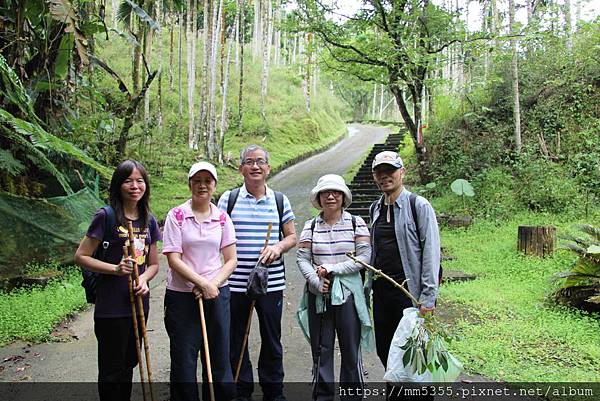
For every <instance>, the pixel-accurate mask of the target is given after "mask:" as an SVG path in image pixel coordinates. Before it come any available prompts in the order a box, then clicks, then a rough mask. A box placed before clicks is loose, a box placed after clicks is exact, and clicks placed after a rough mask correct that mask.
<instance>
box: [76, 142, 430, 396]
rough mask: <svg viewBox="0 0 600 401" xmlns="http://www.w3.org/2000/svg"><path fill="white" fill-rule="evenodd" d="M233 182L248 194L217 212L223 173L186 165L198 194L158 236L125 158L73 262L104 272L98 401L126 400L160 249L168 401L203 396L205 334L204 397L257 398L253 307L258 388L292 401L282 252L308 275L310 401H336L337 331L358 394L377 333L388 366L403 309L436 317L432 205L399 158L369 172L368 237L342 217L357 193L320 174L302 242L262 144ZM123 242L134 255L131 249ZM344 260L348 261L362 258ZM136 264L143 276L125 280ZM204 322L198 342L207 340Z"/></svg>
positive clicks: (145, 187) (303, 307)
mask: <svg viewBox="0 0 600 401" xmlns="http://www.w3.org/2000/svg"><path fill="white" fill-rule="evenodd" d="M239 172H240V174H241V175H242V176H243V178H244V184H243V185H242V186H241V187H239V188H236V189H233V190H231V191H226V192H224V193H223V194H222V196H221V197H220V199H219V201H218V204H217V205H215V204H213V203H211V199H212V196H213V194H214V192H215V190H216V187H217V182H218V177H217V171H216V169H215V167H214V166H213V165H212V164H210V163H208V162H204V161H202V162H198V163H195V164H194V165H192V166H191V168H190V170H189V173H188V177H187V178H188V188H189V190H190V193H191V198H190V199H189V200H187V201H186V202H184V203H183V204H181V205H179V206H177V207H175V208H173V209H171V210H170V211H169V212H168V214H167V216H166V218H165V224H164V229H163V232H162V233H161V231H160V229H159V227H158V224H157V222H156V220H155V218H154V217H153V216H152V214H151V213H150V208H149V198H150V184H149V180H148V175H147V173H146V170H145V169H144V167H143V166H142V164H140V163H139V162H137V161H134V160H126V161H124V162H123V163H121V164H120V165H119V166H118V167H117V168H116V170H115V172H114V174H113V176H112V179H111V183H110V196H109V197H110V202H109V203H110V205H109V206H105V207H103V208H101V209H99V210H98V212H97V213H96V215H95V216H94V218H93V220H92V222H91V224H90V226H89V228H88V230H87V233H86V235H85V237H84V238H83V240H82V241H81V243H80V245H79V248H78V249H77V251H76V254H75V261H76V262H77V263H78V264H79V265H80V266H82V267H83V268H84V269H86V270H88V271H92V272H96V273H101V275H100V277H101V279H100V280H99V282H98V285H97V292H96V299H95V304H96V305H95V310H94V332H95V335H96V338H97V341H98V370H99V373H98V391H99V395H100V400H102V401H105V400H106V401H108V400H111V401H113V400H129V399H130V397H131V392H132V379H133V370H134V368H135V366H136V365H137V363H138V358H139V342H138V341H139V340H138V338H139V337H140V335H141V334H139V335H136V334H137V333H136V330H138V331H139V330H140V328H139V327H138V325H135V326H134V325H133V324H132V321H134V322H135V319H132V315H133V314H134V313H135V312H134V311H135V309H134V308H133V306H132V305H133V302H132V301H131V299H130V290H131V288H133V293H134V294H135V296H138V297H141V298H142V299H143V310H144V315H142V316H145V318H146V319H147V317H148V298H149V297H148V294H149V288H148V283H149V282H150V280H152V278H153V277H154V276H155V275H156V274H157V272H158V265H159V262H158V249H157V241H160V240H162V242H163V246H162V253H163V254H165V255H166V257H167V260H168V264H169V269H168V273H167V288H166V294H165V299H164V323H165V327H166V331H167V333H168V336H169V340H170V359H171V365H170V383H171V385H170V392H171V397H170V399H171V400H172V401H182V400H185V401H197V400H199V391H198V386H197V377H196V371H197V361H198V356H199V352H200V349H201V347H203V346H205V345H206V344H204V338H207V339H208V340H207V343H208V344H207V345H208V350H209V351H210V369H207V366H206V358H203V357H201V358H200V360H201V363H202V399H204V400H208V399H209V387H208V385H207V384H208V382H209V377H208V375H207V374H208V373H210V374H211V375H212V384H213V385H214V398H215V399H217V400H233V399H235V400H242V401H243V400H250V399H251V397H252V393H253V390H254V388H253V387H254V377H253V368H252V362H251V361H250V357H249V353H248V348H247V347H246V346H245V345H246V340H247V324H248V321H249V319H251V318H252V309H251V308H255V310H256V312H257V315H258V321H259V328H260V340H261V341H260V355H259V359H258V381H259V383H260V386H261V389H262V394H263V400H267V401H276V400H285V397H284V391H283V390H284V389H283V382H284V369H283V349H282V344H281V319H282V312H283V291H284V289H285V269H284V263H283V255H284V254H285V253H286V252H287V251H288V250H290V249H291V248H293V247H297V258H296V259H297V265H298V268H299V270H300V272H301V273H302V275H303V276H304V278H305V279H306V285H305V290H304V294H303V296H302V299H301V302H300V307H299V309H298V312H297V317H298V321H299V324H300V326H301V327H302V329H303V331H304V333H305V334H306V336H307V337H308V338H309V342H310V346H311V350H312V359H313V368H314V369H313V383H314V385H313V390H312V396H311V398H312V399H315V400H332V399H333V398H334V396H335V394H336V389H335V388H334V382H335V375H334V367H333V360H334V352H335V351H334V343H335V338H336V335H337V338H338V343H339V351H340V354H341V367H340V373H339V381H340V385H341V386H344V385H351V386H353V388H355V387H357V386H359V387H360V386H362V385H363V368H362V363H361V350H363V349H368V348H369V347H372V343H373V331H374V340H375V347H376V351H377V355H378V357H379V359H380V360H381V362H382V364H383V365H384V367H385V366H386V363H387V357H388V352H389V350H390V345H391V342H392V337H393V335H394V332H395V330H396V327H397V326H398V323H399V321H400V319H401V318H402V312H403V310H404V308H407V307H411V306H417V307H419V309H420V311H421V313H423V314H424V313H431V312H432V311H433V310H434V309H435V302H436V297H437V291H438V285H439V282H438V273H439V260H440V239H439V232H438V226H437V221H436V216H435V213H434V211H433V208H432V207H431V205H430V203H429V202H428V201H427V200H426V199H425V198H423V197H421V196H414V195H413V194H411V193H410V192H409V191H407V190H406V189H405V188H404V186H403V179H404V175H405V167H404V164H403V162H402V159H401V158H400V157H399V155H398V154H397V153H396V152H392V151H384V152H381V153H379V154H377V155H376V156H375V159H374V161H373V163H372V172H373V180H374V181H375V183H376V184H377V186H378V188H379V189H380V190H381V192H382V196H381V197H380V198H379V199H378V200H377V201H375V202H374V203H373V204H372V205H371V208H370V222H371V223H370V227H369V226H367V224H366V223H365V221H364V220H363V219H362V218H361V217H359V216H354V215H351V214H350V213H349V212H347V211H346V210H345V209H346V208H347V207H348V206H349V205H350V204H351V203H352V193H351V191H350V189H349V188H348V186H347V185H346V183H345V182H344V179H343V178H342V177H341V176H339V175H335V174H326V175H323V176H322V177H320V178H319V179H318V181H317V183H316V185H315V187H314V188H313V189H312V190H311V192H310V196H309V200H310V202H311V203H312V205H313V206H314V207H315V208H317V209H318V210H319V211H320V213H319V214H318V216H316V217H315V218H313V219H310V220H309V221H307V222H305V224H304V227H303V229H302V232H301V233H300V237H299V239H298V237H297V235H296V231H295V227H294V221H295V216H294V212H293V211H292V206H291V205H290V202H289V200H288V198H287V197H286V196H285V195H284V194H282V193H280V192H276V191H274V190H273V189H271V188H270V187H268V186H267V185H266V180H267V178H268V176H269V174H270V166H269V153H268V152H267V151H266V150H265V149H264V148H262V147H260V146H257V145H250V146H247V147H246V148H245V149H243V150H242V151H241V153H240V164H239ZM128 225H130V226H132V227H131V228H130V229H129V231H133V235H132V234H131V232H129V233H128V229H127V227H128ZM271 231H272V233H273V235H270V233H271ZM131 238H133V243H131V241H130V239H131ZM124 246H127V247H128V248H127V249H132V250H133V251H132V252H131V253H129V254H128V253H127V252H124V250H123V247H124ZM347 252H354V255H355V257H356V261H355V260H353V259H350V258H348V257H347V256H346V254H347ZM363 263H367V264H369V263H370V264H371V265H373V266H377V268H378V269H381V270H382V272H384V273H386V274H387V275H389V276H391V277H392V278H393V279H394V280H396V281H397V282H399V283H402V282H405V280H406V283H407V286H408V290H409V291H410V294H411V295H412V296H414V298H416V299H417V300H418V304H417V305H413V302H412V301H411V300H410V299H409V298H408V297H407V296H406V295H405V294H404V293H402V291H399V290H398V289H397V288H395V287H394V285H393V284H391V283H389V282H387V281H386V280H380V279H377V280H373V275H372V274H370V273H368V274H367V275H366V277H364V279H363V277H362V276H361V270H362V269H363ZM259 264H261V265H263V266H266V267H267V270H268V282H267V285H266V293H265V294H264V295H263V296H261V297H258V298H253V299H251V298H250V297H249V296H248V295H247V293H246V291H247V283H248V280H249V276H250V275H251V274H252V272H253V269H254V268H255V266H257V265H259ZM134 265H137V270H136V271H139V279H138V280H136V281H135V282H133V284H131V276H132V274H133V272H134V267H135V266H134ZM136 277H137V276H136ZM363 281H364V284H363ZM371 290H372V291H371ZM371 293H372V308H373V310H372V316H373V323H372V322H371V317H370V316H371V315H370V313H369V308H370V303H371V302H370V296H371V295H370V294H371ZM130 301H131V302H130ZM199 309H200V310H199ZM138 313H139V311H138ZM200 313H202V317H200ZM202 325H205V326H206V327H205V333H206V336H204V337H203V336H201V335H200V334H199V333H201V332H202V331H201V330H202V329H203V327H201V326H202ZM134 327H135V328H134ZM373 328H374V330H373ZM136 343H137V344H138V346H137V350H136ZM241 355H243V356H242V357H241V358H242V359H241V366H238V365H240V364H239V363H238V360H239V359H240V356H241ZM207 370H210V372H207ZM236 376H237V377H236ZM348 398H349V399H350V398H352V397H348ZM355 398H356V397H355ZM358 398H361V397H360V396H359V397H358ZM342 399H344V398H342Z"/></svg>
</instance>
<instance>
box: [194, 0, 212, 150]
mask: <svg viewBox="0 0 600 401" xmlns="http://www.w3.org/2000/svg"><path fill="white" fill-rule="evenodd" d="M212 8H214V5H213V7H211V0H204V13H203V14H204V15H203V19H202V24H203V27H204V29H203V30H202V40H203V42H204V51H203V52H202V82H201V83H200V118H199V121H198V129H199V132H200V136H201V137H202V141H203V143H204V146H205V149H206V150H207V151H208V147H207V142H206V141H207V137H208V109H209V107H210V106H209V103H210V99H209V95H208V88H209V75H210V73H209V67H210V54H211V49H212V47H211V43H212V34H213V32H212V20H211V18H210V12H211V10H212Z"/></svg>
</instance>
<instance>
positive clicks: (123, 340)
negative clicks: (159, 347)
mask: <svg viewBox="0 0 600 401" xmlns="http://www.w3.org/2000/svg"><path fill="white" fill-rule="evenodd" d="M138 326H139V325H138ZM138 329H139V330H140V339H141V338H142V333H141V328H139V327H138ZM94 333H95V334H96V339H97V340H98V394H99V395H100V401H129V400H130V399H131V382H132V379H133V369H134V368H135V366H136V365H137V363H138V360H137V352H136V347H135V334H134V331H133V320H132V318H130V317H123V318H95V319H94Z"/></svg>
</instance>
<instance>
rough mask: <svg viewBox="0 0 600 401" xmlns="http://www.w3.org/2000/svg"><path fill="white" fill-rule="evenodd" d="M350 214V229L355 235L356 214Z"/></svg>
mask: <svg viewBox="0 0 600 401" xmlns="http://www.w3.org/2000/svg"><path fill="white" fill-rule="evenodd" d="M351 216H352V231H354V235H356V216H355V215H353V214H352V215H351Z"/></svg>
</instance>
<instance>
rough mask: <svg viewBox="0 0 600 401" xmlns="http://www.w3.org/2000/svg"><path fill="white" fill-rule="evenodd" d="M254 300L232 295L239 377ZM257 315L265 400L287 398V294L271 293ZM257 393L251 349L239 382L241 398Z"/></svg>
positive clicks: (233, 361) (234, 360) (234, 358)
mask: <svg viewBox="0 0 600 401" xmlns="http://www.w3.org/2000/svg"><path fill="white" fill-rule="evenodd" d="M250 303H251V300H250V298H248V297H247V296H246V294H244V293H239V292H232V293H231V354H230V358H231V368H232V372H233V374H234V375H235V370H236V368H237V363H238V360H239V357H240V353H241V352H242V343H243V340H244V334H245V331H246V323H247V322H248V313H249V311H250ZM255 308H256V314H257V315H258V323H259V328H260V340H261V342H260V354H259V357H258V380H259V383H260V386H261V388H262V391H263V395H264V399H265V400H269V399H272V398H275V397H277V396H280V395H282V394H283V347H282V346H281V314H282V311H283V291H274V292H269V293H267V294H266V295H264V296H262V297H261V298H259V299H258V300H257V301H256V306H255ZM253 391H254V377H253V374H252V363H251V362H250V357H249V353H248V347H246V349H245V351H244V358H243V359H242V367H241V370H240V377H239V380H238V382H237V395H238V397H248V398H250V396H251V395H252V392H253Z"/></svg>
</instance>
